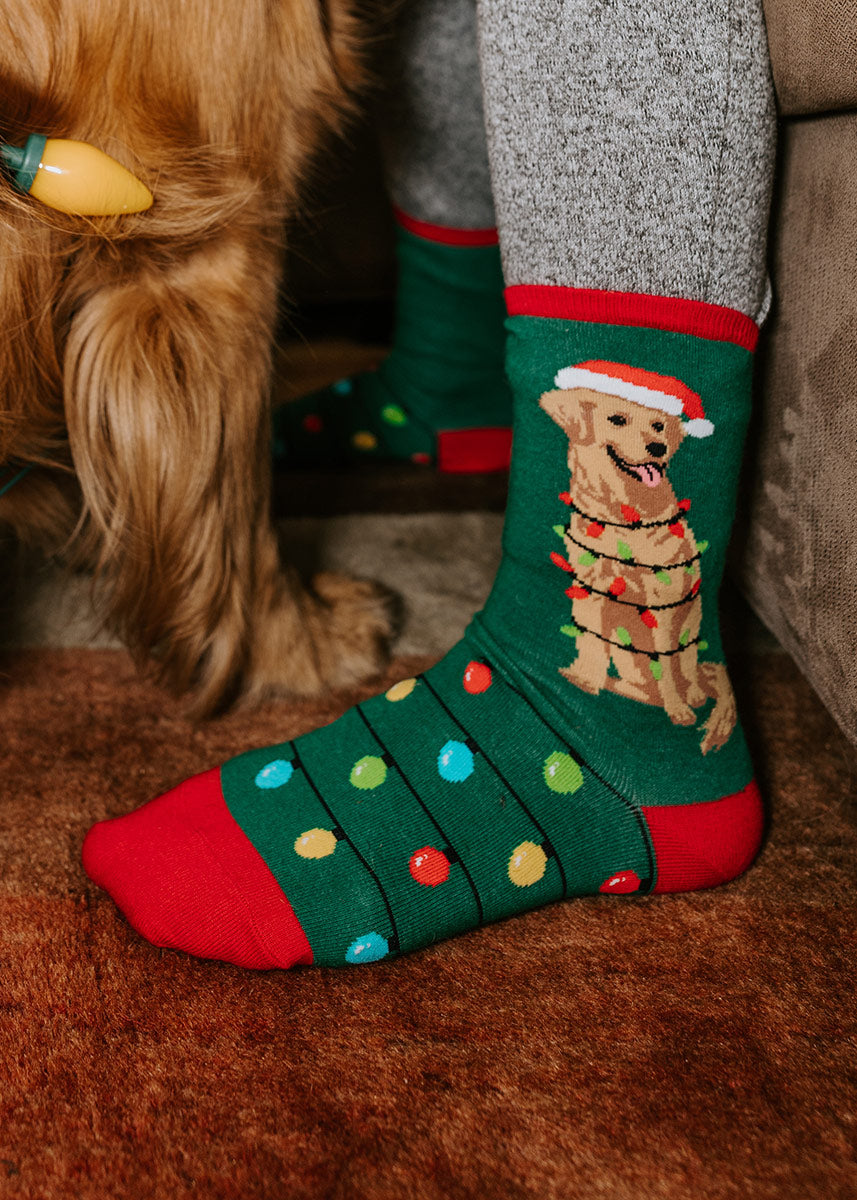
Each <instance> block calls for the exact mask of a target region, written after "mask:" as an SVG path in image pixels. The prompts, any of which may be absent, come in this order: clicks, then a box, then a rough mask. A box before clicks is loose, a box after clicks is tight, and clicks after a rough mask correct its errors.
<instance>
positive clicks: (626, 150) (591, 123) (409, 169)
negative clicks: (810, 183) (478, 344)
mask: <svg viewBox="0 0 857 1200" xmlns="http://www.w3.org/2000/svg"><path fill="white" fill-rule="evenodd" d="M477 7H478V16H479V21H478V24H479V30H478V46H479V61H480V64H481V76H482V91H481V93H480V89H479V87H478V74H477V70H476V62H477V54H476V36H475V33H474V20H475V12H476V8H477ZM399 54H400V73H401V75H400V81H399V84H398V92H397V94H398V101H397V103H396V105H395V106H394V109H393V114H394V115H393V120H392V122H391V125H390V136H389V137H388V141H387V144H388V147H389V149H388V154H387V158H388V163H389V178H390V186H391V191H392V194H393V198H394V201H395V202H396V203H397V204H399V205H400V206H401V207H402V208H404V209H405V210H406V211H408V212H410V213H411V214H412V215H414V216H417V217H420V218H421V219H423V220H427V221H433V222H437V223H438V224H449V225H459V226H462V227H473V226H485V225H490V224H492V211H493V210H492V203H491V195H490V194H489V190H488V182H487V173H486V154H485V145H484V140H483V136H484V135H483V124H482V112H481V109H482V105H483V104H484V112H485V126H486V127H487V135H488V136H487V140H488V158H489V159H490V168H491V183H492V190H493V209H495V210H496V214H497V224H498V228H499V232H500V245H501V251H502V256H503V270H504V276H505V280H506V283H507V285H511V284H549V285H550V284H554V285H560V286H566V287H580V288H597V289H604V290H609V291H623V292H642V293H647V294H655V295H662V296H678V297H683V298H685V299H692V300H705V301H708V302H710V303H712V304H721V305H726V306H728V307H730V308H736V309H738V310H740V311H741V312H743V313H746V314H747V315H748V316H751V317H753V318H754V319H757V320H758V319H760V318H761V317H762V316H763V315H764V310H765V308H766V276H765V233H766V228H767V221H768V207H769V197H770V188H771V176H772V171H773V153H774V131H775V114H774V102H773V92H772V87H771V81H770V69H769V64H768V54H767V41H766V36H765V27H764V20H763V16H762V7H761V0H681V3H679V2H678V0H480V2H479V4H478V5H476V4H475V3H474V0H405V10H404V20H403V28H402V36H401V38H400V43H399Z"/></svg>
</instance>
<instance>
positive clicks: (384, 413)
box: [381, 404, 408, 426]
mask: <svg viewBox="0 0 857 1200" xmlns="http://www.w3.org/2000/svg"><path fill="white" fill-rule="evenodd" d="M381 419H382V420H383V421H386V422H387V424H388V425H399V426H401V425H407V423H408V414H407V413H406V412H405V410H404V409H403V408H402V407H401V405H399V404H385V405H384V407H383V408H382V409H381Z"/></svg>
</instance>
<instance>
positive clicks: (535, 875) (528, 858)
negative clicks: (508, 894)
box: [509, 842, 548, 887]
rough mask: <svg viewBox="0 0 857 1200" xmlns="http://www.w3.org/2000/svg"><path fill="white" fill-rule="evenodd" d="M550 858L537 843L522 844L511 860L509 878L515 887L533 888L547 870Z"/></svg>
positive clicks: (516, 849)
mask: <svg viewBox="0 0 857 1200" xmlns="http://www.w3.org/2000/svg"><path fill="white" fill-rule="evenodd" d="M547 865H548V856H547V855H546V854H545V852H544V850H543V849H542V848H541V846H538V845H536V843H535V842H521V844H520V846H516V847H515V849H514V850H513V851H512V857H511V858H510V859H509V878H510V879H511V881H512V883H514V885H515V887H531V886H532V884H534V883H538V882H539V880H540V879H541V878H542V876H543V875H544V873H545V871H546V870H547Z"/></svg>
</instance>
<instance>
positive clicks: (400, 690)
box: [384, 679, 417, 703]
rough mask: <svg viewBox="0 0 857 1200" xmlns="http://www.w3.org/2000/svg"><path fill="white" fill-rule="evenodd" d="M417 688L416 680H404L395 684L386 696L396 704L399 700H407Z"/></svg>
mask: <svg viewBox="0 0 857 1200" xmlns="http://www.w3.org/2000/svg"><path fill="white" fill-rule="evenodd" d="M416 686H417V681H416V679H402V680H400V681H399V682H398V683H394V684H393V686H392V687H391V688H388V690H387V691H386V692H385V693H384V695H385V696H386V697H387V699H388V700H391V701H393V702H394V703H395V701H397V700H406V699H407V698H408V696H410V694H411V692H412V691H413V690H414V688H415V687H416Z"/></svg>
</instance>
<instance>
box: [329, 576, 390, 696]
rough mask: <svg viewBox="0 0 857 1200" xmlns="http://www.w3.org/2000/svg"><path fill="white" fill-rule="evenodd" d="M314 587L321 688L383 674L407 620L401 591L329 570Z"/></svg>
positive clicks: (341, 685) (356, 681)
mask: <svg viewBox="0 0 857 1200" xmlns="http://www.w3.org/2000/svg"><path fill="white" fill-rule="evenodd" d="M312 589H313V592H314V593H315V595H316V596H317V597H318V600H319V602H320V606H321V607H320V610H319V618H320V621H321V624H322V627H323V633H322V635H321V644H320V646H319V651H320V656H319V665H320V667H321V674H322V678H321V687H323V688H328V687H332V688H335V687H350V686H351V685H352V684H355V683H360V682H361V681H362V680H364V679H368V678H369V677H371V676H372V675H377V674H378V673H379V672H380V671H381V670H382V669H383V668H384V666H385V665H386V663H387V660H388V658H389V650H390V643H391V641H392V640H393V638H394V637H396V635H397V634H398V632H399V630H400V628H401V624H402V620H401V617H402V606H401V601H400V600H399V599H398V597H397V596H396V595H395V593H393V592H391V591H389V590H388V589H387V588H385V587H383V586H382V585H381V584H378V583H371V582H369V581H368V580H366V579H350V578H349V577H348V576H346V575H338V574H335V573H333V572H324V573H322V574H320V575H316V576H315V577H314V579H313V581H312Z"/></svg>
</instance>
